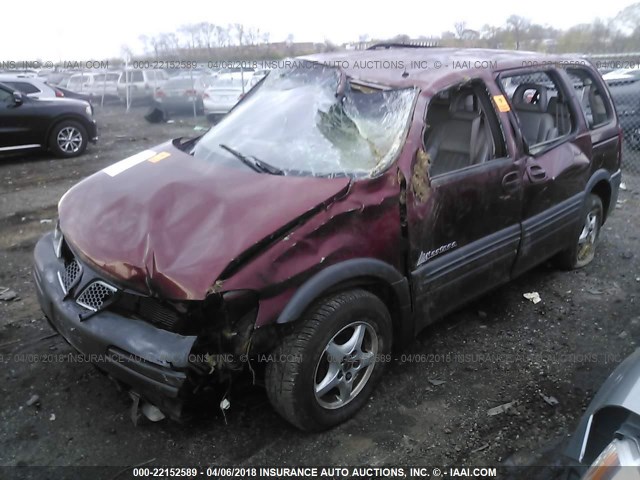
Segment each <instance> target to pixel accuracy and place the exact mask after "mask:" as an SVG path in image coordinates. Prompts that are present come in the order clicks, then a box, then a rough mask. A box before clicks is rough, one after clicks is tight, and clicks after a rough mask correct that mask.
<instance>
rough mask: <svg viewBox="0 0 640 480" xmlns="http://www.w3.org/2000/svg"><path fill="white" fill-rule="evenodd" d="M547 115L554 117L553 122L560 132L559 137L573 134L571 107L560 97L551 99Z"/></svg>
mask: <svg viewBox="0 0 640 480" xmlns="http://www.w3.org/2000/svg"><path fill="white" fill-rule="evenodd" d="M547 113H548V114H549V115H551V116H552V117H553V122H554V124H555V126H556V129H557V130H558V135H560V136H562V135H567V134H569V133H570V132H571V115H570V114H569V107H568V106H567V104H566V103H565V102H564V101H563V100H562V99H559V98H558V97H551V98H550V99H549V104H548V105H547Z"/></svg>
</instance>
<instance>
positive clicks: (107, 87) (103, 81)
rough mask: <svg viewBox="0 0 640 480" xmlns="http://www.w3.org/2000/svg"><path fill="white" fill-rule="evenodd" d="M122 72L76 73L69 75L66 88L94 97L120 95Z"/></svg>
mask: <svg viewBox="0 0 640 480" xmlns="http://www.w3.org/2000/svg"><path fill="white" fill-rule="evenodd" d="M119 78H120V72H100V73H93V72H91V73H89V72H85V73H76V74H74V75H71V77H69V80H68V82H67V86H66V88H68V89H69V90H72V91H74V92H79V93H86V94H88V95H91V96H94V97H101V96H102V94H103V93H104V95H105V96H107V97H115V96H117V95H118V79H119Z"/></svg>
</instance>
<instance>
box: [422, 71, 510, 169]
mask: <svg viewBox="0 0 640 480" xmlns="http://www.w3.org/2000/svg"><path fill="white" fill-rule="evenodd" d="M424 150H425V151H426V153H427V154H428V155H429V159H430V163H429V165H430V166H429V176H431V177H434V176H437V175H443V174H446V173H449V172H453V171H456V170H461V169H463V168H467V167H471V166H473V165H480V164H482V163H485V162H488V161H490V160H492V159H494V158H499V157H505V156H506V148H505V142H504V137H503V135H502V129H501V128H500V125H499V123H498V118H497V115H496V113H495V110H494V109H493V105H492V103H491V100H490V97H489V94H488V93H487V90H486V87H485V86H484V84H483V83H482V82H474V83H471V84H469V83H465V84H464V85H460V86H455V87H452V88H449V89H447V90H444V91H442V92H440V93H438V94H437V95H435V96H434V97H433V98H432V99H431V102H430V103H429V108H428V110H427V118H426V129H425V134H424Z"/></svg>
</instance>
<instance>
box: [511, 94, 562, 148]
mask: <svg viewBox="0 0 640 480" xmlns="http://www.w3.org/2000/svg"><path fill="white" fill-rule="evenodd" d="M532 90H533V94H531V95H527V96H526V97H525V93H527V92H531V91H532ZM511 101H512V103H513V108H514V110H515V111H516V114H517V115H518V119H519V120H520V125H521V127H522V134H523V135H524V138H525V139H526V140H527V143H529V145H536V144H538V143H542V142H546V141H548V140H552V139H554V138H556V137H557V136H558V130H557V129H556V127H555V124H554V121H553V116H552V115H550V114H549V113H548V112H547V103H548V101H547V88H546V87H545V86H543V85H539V84H537V83H523V84H521V85H518V87H517V88H516V90H515V92H513V97H512V99H511Z"/></svg>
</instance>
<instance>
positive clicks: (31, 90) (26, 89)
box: [4, 82, 40, 94]
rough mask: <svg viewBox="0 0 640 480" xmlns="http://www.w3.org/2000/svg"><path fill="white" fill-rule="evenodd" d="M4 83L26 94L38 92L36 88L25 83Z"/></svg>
mask: <svg viewBox="0 0 640 480" xmlns="http://www.w3.org/2000/svg"><path fill="white" fill-rule="evenodd" d="M4 83H6V84H7V85H9V86H10V87H13V88H15V89H16V90H19V91H21V92H22V93H26V94H29V93H39V92H40V90H38V88H36V87H35V86H34V85H32V84H30V83H27V82H4Z"/></svg>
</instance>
